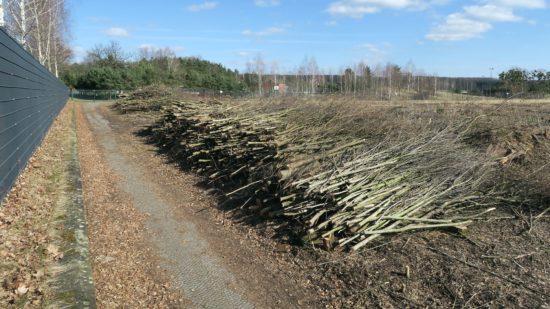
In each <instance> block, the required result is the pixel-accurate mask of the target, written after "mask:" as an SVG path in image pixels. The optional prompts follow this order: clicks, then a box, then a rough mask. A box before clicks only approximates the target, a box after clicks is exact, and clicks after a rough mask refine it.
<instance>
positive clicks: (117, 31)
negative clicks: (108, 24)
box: [104, 27, 130, 37]
mask: <svg viewBox="0 0 550 309" xmlns="http://www.w3.org/2000/svg"><path fill="white" fill-rule="evenodd" d="M104 33H105V34H106V35H108V36H112V37H127V36H130V32H129V31H128V30H126V29H124V28H121V27H112V28H109V29H107V30H105V31H104Z"/></svg>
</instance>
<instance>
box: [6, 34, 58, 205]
mask: <svg viewBox="0 0 550 309" xmlns="http://www.w3.org/2000/svg"><path fill="white" fill-rule="evenodd" d="M68 95H69V91H68V89H67V87H65V85H64V84H63V83H62V82H61V81H59V79H57V78H56V77H55V76H54V75H53V74H51V73H50V72H49V71H48V70H47V69H46V68H45V67H44V66H42V65H41V64H40V63H39V62H38V61H37V60H36V59H34V58H33V56H32V55H31V54H29V53H28V52H27V51H25V50H24V49H23V48H22V47H21V46H20V45H19V44H18V43H17V42H16V41H15V40H13V39H12V38H11V37H10V36H9V35H7V33H6V32H5V31H4V30H3V29H2V28H0V202H1V201H2V199H3V198H4V196H5V195H6V193H7V192H8V191H9V190H10V188H11V187H12V185H13V184H14V182H15V180H16V179H17V176H18V175H19V173H20V172H21V170H22V169H23V168H24V167H25V165H26V164H27V161H28V160H29V158H30V157H31V156H32V154H33V153H34V150H35V149H36V147H38V145H40V143H41V142H42V139H43V138H44V136H45V134H46V133H47V131H48V129H49V128H50V125H51V124H52V122H53V120H54V119H55V117H56V116H57V115H58V114H59V112H60V111H61V109H62V108H63V106H64V105H65V103H66V102H67V99H68Z"/></svg>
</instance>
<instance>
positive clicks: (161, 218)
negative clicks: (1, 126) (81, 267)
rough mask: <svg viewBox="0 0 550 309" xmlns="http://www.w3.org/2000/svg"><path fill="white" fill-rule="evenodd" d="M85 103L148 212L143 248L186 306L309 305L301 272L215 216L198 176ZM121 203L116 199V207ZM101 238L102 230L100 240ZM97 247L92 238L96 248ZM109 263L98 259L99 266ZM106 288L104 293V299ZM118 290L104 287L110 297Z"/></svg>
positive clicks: (109, 157)
mask: <svg viewBox="0 0 550 309" xmlns="http://www.w3.org/2000/svg"><path fill="white" fill-rule="evenodd" d="M81 107H82V109H83V111H84V114H85V119H79V120H80V121H86V122H87V123H88V124H89V128H90V130H91V132H90V133H91V135H92V136H93V140H94V142H95V143H96V144H97V145H98V146H99V149H100V152H101V156H102V157H103V158H104V159H105V162H104V163H105V164H106V166H107V169H110V170H111V171H112V172H113V174H114V176H115V177H114V178H113V179H116V181H115V182H114V183H112V185H113V186H114V188H112V189H113V190H115V191H116V192H114V193H115V194H116V195H121V196H124V197H125V198H127V200H128V201H129V202H130V204H131V207H133V208H134V209H135V210H136V212H137V213H138V216H143V227H144V228H145V229H144V230H143V231H141V232H140V233H141V234H142V235H141V236H142V237H144V240H145V241H144V243H142V244H140V245H141V246H146V247H147V248H142V249H140V251H145V252H151V253H152V254H153V255H156V257H154V258H153V263H156V264H157V265H156V266H157V267H160V268H161V269H164V270H166V271H167V273H169V274H170V275H171V276H170V279H169V281H171V282H170V283H171V284H172V285H173V286H174V287H176V288H177V289H176V291H175V292H178V291H179V292H181V294H182V295H183V296H182V297H183V298H185V299H186V300H187V301H188V302H186V303H185V304H186V307H189V306H191V304H193V305H194V306H196V307H199V308H253V307H258V308H271V307H276V308H282V307H285V308H292V307H297V306H300V307H303V306H307V304H308V301H307V300H306V297H305V296H304V295H305V293H304V292H303V291H300V289H299V288H295V287H294V284H293V283H295V282H296V280H299V279H296V278H292V277H291V274H285V273H277V272H278V269H277V265H276V263H274V260H273V259H269V260H266V259H264V258H262V257H261V256H257V255H256V253H255V252H254V251H253V250H250V249H249V248H245V247H244V245H242V244H243V241H242V239H239V238H238V237H237V236H235V235H233V234H232V233H229V232H228V231H227V229H226V228H220V227H219V225H222V226H223V225H224V223H225V220H224V219H223V218H220V221H218V222H215V223H214V222H212V221H210V220H209V219H208V218H207V216H208V210H207V209H208V208H210V207H211V205H210V203H211V201H209V200H208V198H207V195H206V194H205V193H204V192H202V190H201V189H199V188H197V187H195V186H194V183H195V182H196V179H194V178H193V177H192V176H190V175H185V174H182V173H181V172H180V171H178V170H177V169H175V168H173V167H170V166H167V165H166V164H163V162H162V160H161V159H160V158H158V157H157V156H155V155H154V154H153V153H152V152H153V149H152V148H151V149H143V148H144V147H145V148H147V147H149V146H147V145H144V144H143V143H141V142H140V141H139V139H138V138H137V137H135V135H134V132H135V129H136V128H135V127H133V126H129V125H128V124H127V123H125V122H122V121H121V119H120V118H119V117H117V115H115V114H114V113H112V112H111V111H110V110H109V109H108V108H107V106H106V105H104V104H82V106H81ZM84 147H86V146H84ZM84 161H85V160H84ZM83 164H84V163H83ZM159 173H160V175H159ZM105 176H107V177H108V175H107V174H106V175H103V176H102V175H96V176H95V177H105ZM96 181H97V179H96ZM106 181H109V180H106ZM110 181H112V179H111V180H110ZM84 182H86V180H84ZM84 191H85V193H86V186H85V189H84ZM89 202H91V201H89ZM88 204H90V203H88ZM117 204H118V203H117V202H115V201H114V203H112V204H111V205H110V206H111V207H117ZM88 207H89V208H90V209H91V207H93V206H92V205H88ZM113 215H116V214H113ZM88 216H94V214H93V211H91V210H89V211H88ZM209 218H211V217H209ZM92 220H93V219H92ZM138 221H139V219H138ZM91 225H93V223H91ZM92 229H93V227H92ZM92 233H93V232H92ZM91 238H92V242H93V237H91ZM99 241H101V238H100V237H98V238H97V239H96V240H95V242H96V243H97V242H99ZM93 247H94V246H93V243H92V254H94V248H93ZM143 249H144V250H143ZM106 254H107V253H103V254H101V255H97V256H106ZM157 257H158V259H157ZM96 260H97V258H96ZM101 260H105V258H100V261H101ZM141 262H142V263H147V261H145V260H144V261H141ZM104 266H105V265H100V264H99V263H98V264H97V265H96V268H99V267H101V268H103V267H104ZM153 268H154V267H153ZM145 272H146V271H145ZM104 279H107V278H104ZM160 280H161V281H162V280H167V279H166V278H164V279H162V278H161V279H160ZM304 280H305V279H304ZM96 281H97V280H96ZM101 294H102V293H101V292H98V301H99V303H101V298H102V296H101ZM109 295H111V296H109ZM112 296H114V295H112V294H110V293H105V296H104V297H112ZM110 304H111V305H114V304H115V303H110ZM172 305H173V304H172ZM107 307H110V306H109V305H107Z"/></svg>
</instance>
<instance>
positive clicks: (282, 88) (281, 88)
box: [273, 83, 287, 94]
mask: <svg viewBox="0 0 550 309" xmlns="http://www.w3.org/2000/svg"><path fill="white" fill-rule="evenodd" d="M273 91H274V92H276V93H279V94H285V93H286V91H287V86H286V84H282V83H279V84H276V85H275V86H273Z"/></svg>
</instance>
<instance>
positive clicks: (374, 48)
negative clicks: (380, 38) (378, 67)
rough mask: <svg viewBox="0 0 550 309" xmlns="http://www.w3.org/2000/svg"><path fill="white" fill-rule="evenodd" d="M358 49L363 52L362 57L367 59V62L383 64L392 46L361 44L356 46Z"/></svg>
mask: <svg viewBox="0 0 550 309" xmlns="http://www.w3.org/2000/svg"><path fill="white" fill-rule="evenodd" d="M357 47H358V48H360V49H362V50H364V51H365V52H364V57H365V58H366V59H368V61H369V62H372V63H376V62H384V60H386V58H387V57H388V56H389V54H390V51H391V48H392V45H391V44H390V43H388V42H383V43H378V44H374V43H363V44H360V45H358V46H357Z"/></svg>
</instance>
